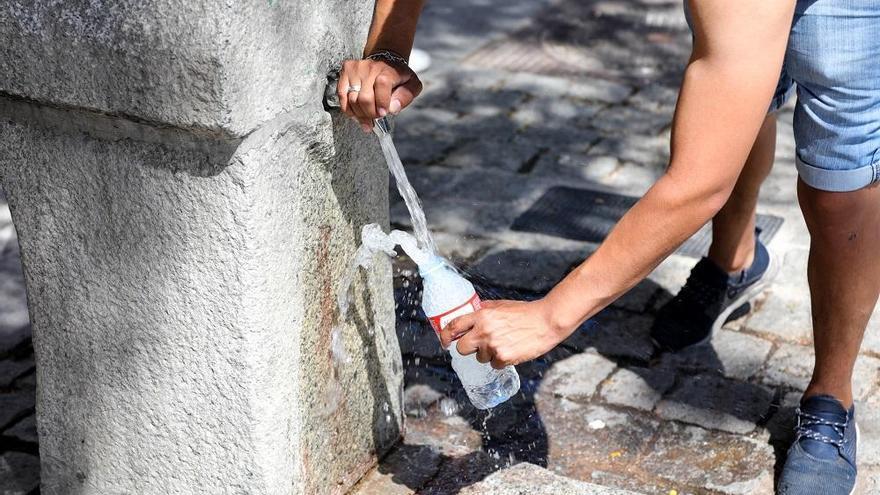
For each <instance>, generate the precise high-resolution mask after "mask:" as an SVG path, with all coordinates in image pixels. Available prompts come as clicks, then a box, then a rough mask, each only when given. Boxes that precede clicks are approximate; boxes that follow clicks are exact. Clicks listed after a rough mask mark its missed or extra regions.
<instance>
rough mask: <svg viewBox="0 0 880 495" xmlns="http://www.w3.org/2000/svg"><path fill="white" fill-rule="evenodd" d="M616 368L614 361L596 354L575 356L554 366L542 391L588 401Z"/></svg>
mask: <svg viewBox="0 0 880 495" xmlns="http://www.w3.org/2000/svg"><path fill="white" fill-rule="evenodd" d="M615 367H616V365H615V363H614V362H613V361H610V360H608V359H606V358H604V357H602V356H600V355H599V354H596V353H594V352H584V353H581V354H575V355H574V356H571V357H569V358H566V359H563V360H561V361H559V362H556V363H554V364H553V366H552V367H551V368H550V370H549V371H548V372H547V374H546V375H545V376H544V383H543V384H542V385H541V390H542V392H543V393H550V394H552V395H553V396H555V397H562V398H566V399H569V400H588V399H589V398H590V397H592V396H593V394H594V393H596V389H597V388H598V386H599V384H600V383H602V381H603V380H605V378H606V377H608V375H610V374H611V372H612V371H614V368H615Z"/></svg>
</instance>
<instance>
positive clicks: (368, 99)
mask: <svg viewBox="0 0 880 495" xmlns="http://www.w3.org/2000/svg"><path fill="white" fill-rule="evenodd" d="M423 5H424V0H377V1H376V9H375V11H374V13H373V23H372V25H371V26H370V33H369V35H368V37H367V43H366V45H365V46H364V57H367V56H369V55H371V54H373V53H376V52H377V51H381V50H391V51H392V52H395V53H397V54H400V55H402V56H403V57H405V58H407V59H409V54H410V51H412V44H413V38H414V37H415V33H416V24H417V23H418V21H419V15H420V14H421V12H422V6H423ZM349 88H360V90H359V91H349ZM421 90H422V83H421V81H419V78H418V76H416V74H415V73H414V72H413V71H411V70H410V69H409V68H408V67H403V66H398V65H394V64H389V63H388V62H385V61H381V60H346V61H345V62H343V64H342V72H341V73H340V74H339V83H338V85H337V87H336V92H337V94H338V95H339V103H340V107H341V109H342V111H343V112H345V113H346V114H348V115H349V116H351V117H352V118H354V119H357V120H358V121H359V122H360V123H361V126H363V127H364V130H365V131H367V132H369V130H370V129H371V128H372V126H373V120H374V119H377V118H379V117H384V116H385V115H386V114H388V113H397V112H399V111H400V110H401V109H403V108H405V107H406V106H408V105H409V104H410V103H412V100H413V99H414V98H415V97H416V96H418V94H419V93H420V92H421Z"/></svg>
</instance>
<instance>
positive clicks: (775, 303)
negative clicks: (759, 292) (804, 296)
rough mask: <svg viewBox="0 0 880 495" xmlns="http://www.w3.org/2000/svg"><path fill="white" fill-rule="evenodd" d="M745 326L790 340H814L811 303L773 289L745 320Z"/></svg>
mask: <svg viewBox="0 0 880 495" xmlns="http://www.w3.org/2000/svg"><path fill="white" fill-rule="evenodd" d="M805 290H806V289H805ZM745 328H747V329H749V330H751V331H753V332H757V333H761V334H764V335H767V336H768V337H771V338H775V339H783V340H785V341H788V342H796V343H800V344H808V343H810V342H812V340H813V334H812V316H811V315H810V307H809V305H808V304H806V303H804V302H803V301H797V300H790V299H785V298H783V297H782V296H779V295H777V294H776V293H774V292H772V291H771V293H770V294H769V295H768V296H767V298H766V299H765V300H764V301H763V303H762V304H760V305H758V308H757V310H756V311H754V312H753V314H752V315H751V316H750V317H749V318H748V319H747V320H746V321H745Z"/></svg>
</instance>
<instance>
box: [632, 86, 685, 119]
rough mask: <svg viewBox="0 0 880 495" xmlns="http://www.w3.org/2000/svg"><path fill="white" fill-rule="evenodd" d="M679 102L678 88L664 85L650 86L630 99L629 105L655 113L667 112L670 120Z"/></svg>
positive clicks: (641, 89)
mask: <svg viewBox="0 0 880 495" xmlns="http://www.w3.org/2000/svg"><path fill="white" fill-rule="evenodd" d="M677 102H678V88H677V87H674V86H665V85H662V84H648V85H645V86H643V87H640V88H639V90H638V91H637V92H636V93H635V94H634V95H633V96H632V97H630V99H629V103H630V104H631V105H634V106H636V107H639V108H644V109H647V110H651V111H654V112H666V113H667V114H668V115H669V118H670V120H671V119H672V114H673V112H674V111H675V105H676V103H677Z"/></svg>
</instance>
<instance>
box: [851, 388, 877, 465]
mask: <svg viewBox="0 0 880 495" xmlns="http://www.w3.org/2000/svg"><path fill="white" fill-rule="evenodd" d="M856 423H857V424H858V425H859V452H858V455H859V465H860V466H866V465H872V466H876V467H878V468H880V401H876V400H874V401H857V402H856Z"/></svg>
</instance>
